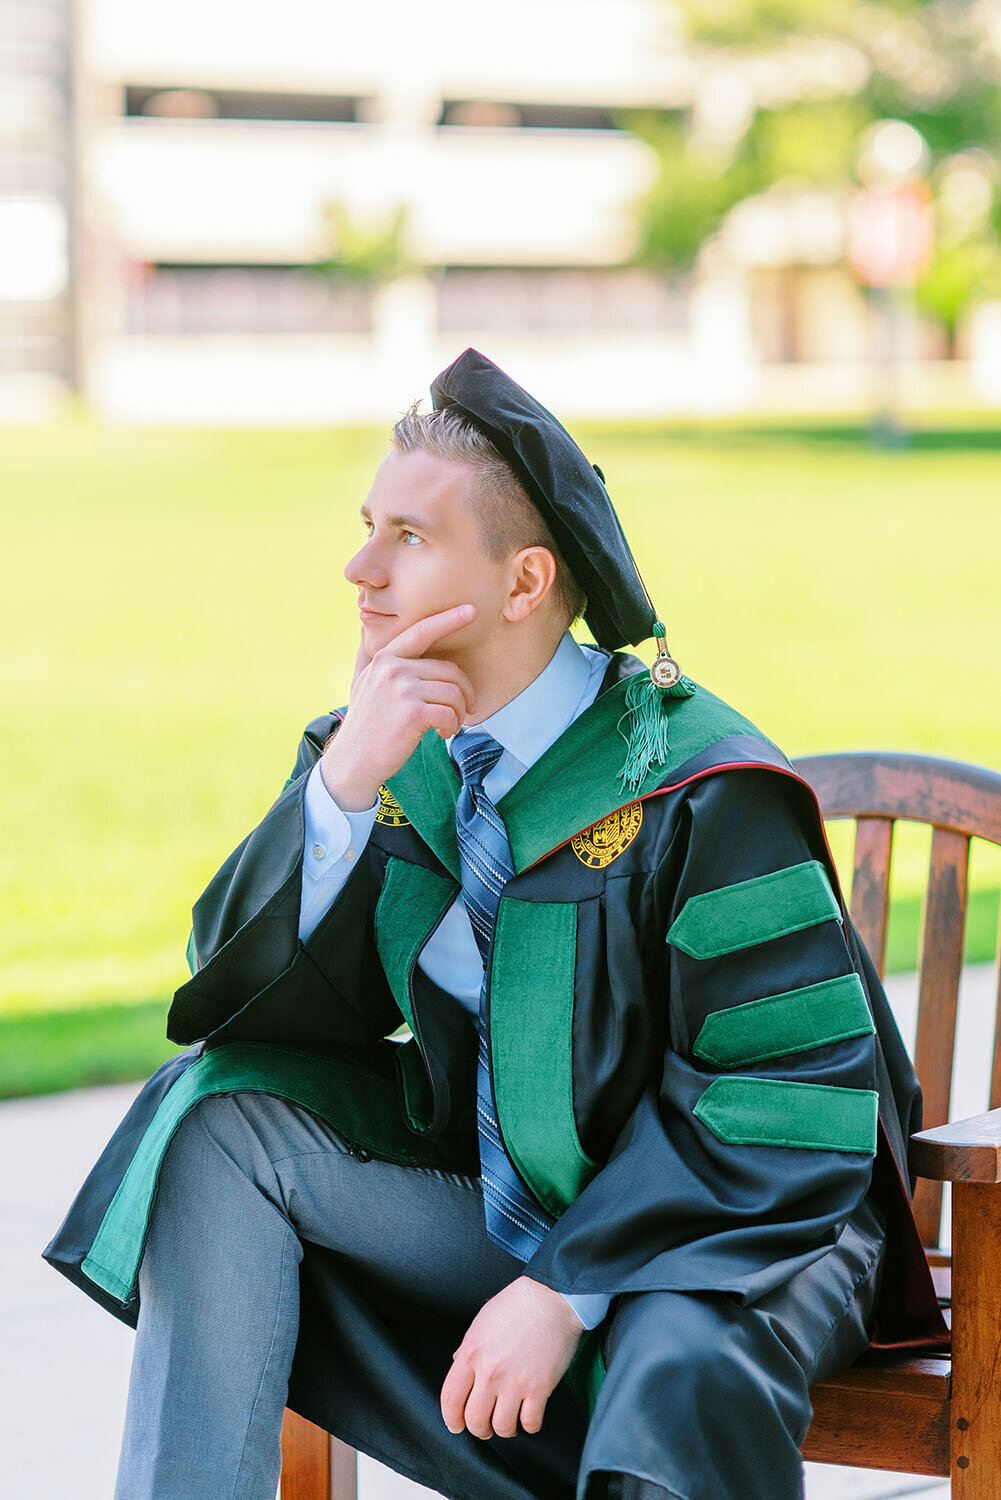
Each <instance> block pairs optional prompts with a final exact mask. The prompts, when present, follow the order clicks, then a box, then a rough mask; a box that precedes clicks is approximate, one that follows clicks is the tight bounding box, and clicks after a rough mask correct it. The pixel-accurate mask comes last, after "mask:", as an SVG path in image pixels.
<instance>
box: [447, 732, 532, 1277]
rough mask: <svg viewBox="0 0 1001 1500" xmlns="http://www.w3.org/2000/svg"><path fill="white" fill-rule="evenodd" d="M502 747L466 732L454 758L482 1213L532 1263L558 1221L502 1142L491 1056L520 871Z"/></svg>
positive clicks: (495, 1233) (456, 742)
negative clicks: (504, 942) (501, 918)
mask: <svg viewBox="0 0 1001 1500" xmlns="http://www.w3.org/2000/svg"><path fill="white" fill-rule="evenodd" d="M502 753H503V746H502V745H499V744H498V743H497V741H496V740H495V739H493V738H491V736H490V735H489V734H487V733H486V731H485V730H480V729H461V730H460V731H459V733H458V734H457V735H456V736H455V738H454V739H453V741H452V746H451V754H452V758H453V760H454V761H455V763H456V765H457V766H458V768H459V774H460V775H461V777H462V786H461V788H460V790H459V798H458V801H457V803H456V807H455V833H456V839H457V840H458V844H459V866H460V870H461V874H462V899H463V900H464V902H465V903H466V910H467V912H468V913H469V920H470V923H471V924H472V928H473V936H474V937H475V938H476V946H477V947H478V948H479V950H480V957H481V958H482V959H483V965H484V968H483V983H482V985H481V986H480V1005H479V1016H478V1026H477V1030H478V1032H479V1045H478V1048H477V1057H476V1122H477V1130H478V1134H479V1142H480V1170H481V1174H482V1179H483V1212H484V1217H485V1220H486V1229H487V1234H488V1235H489V1237H490V1238H491V1239H492V1240H493V1241H494V1243H495V1244H497V1245H501V1246H503V1248H504V1249H505V1250H509V1251H510V1252H511V1254H512V1255H515V1256H517V1257H518V1259H519V1260H528V1258H529V1256H531V1255H533V1254H534V1253H535V1251H536V1250H537V1249H538V1247H539V1245H540V1244H541V1243H542V1240H543V1238H544V1237H545V1234H546V1231H547V1230H548V1229H549V1228H550V1227H551V1226H552V1224H553V1223H554V1222H555V1221H554V1220H553V1219H552V1218H551V1217H550V1216H549V1214H547V1213H546V1211H545V1209H543V1208H542V1207H540V1205H539V1204H538V1203H536V1201H535V1199H534V1198H533V1197H532V1195H531V1194H530V1193H529V1191H528V1189H527V1188H526V1187H525V1185H524V1183H523V1182H522V1181H521V1178H520V1177H519V1176H518V1174H517V1172H516V1171H515V1169H514V1166H513V1164H512V1162H511V1159H510V1158H509V1156H508V1154H507V1152H506V1151H505V1150H504V1147H503V1145H502V1144H501V1138H500V1131H499V1130H498V1127H497V1113H496V1110H495V1109H494V1098H493V1089H492V1088H491V1083H490V1063H489V1060H488V1057H487V1018H486V995H487V971H486V962H487V955H488V953H489V951H490V940H491V938H492V936H493V930H494V923H495V921H496V918H497V905H498V902H499V901H500V893H501V890H502V888H503V886H504V884H505V882H506V881H508V880H510V879H511V877H512V876H513V874H514V862H513V860H512V858H511V845H510V843H509V841H508V836H507V829H506V828H505V827H504V822H503V819H502V818H501V815H500V813H499V812H498V811H497V809H496V807H494V805H493V803H492V802H491V801H490V798H489V797H488V796H487V794H486V792H485V791H484V790H483V778H484V776H486V774H487V772H488V771H490V770H491V769H492V767H494V766H495V765H496V764H497V761H498V760H499V759H500V756H501V754H502Z"/></svg>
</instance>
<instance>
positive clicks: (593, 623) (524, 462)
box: [431, 349, 656, 651]
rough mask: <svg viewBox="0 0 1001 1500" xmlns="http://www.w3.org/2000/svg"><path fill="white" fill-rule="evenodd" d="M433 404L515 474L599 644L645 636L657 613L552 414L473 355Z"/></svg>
mask: <svg viewBox="0 0 1001 1500" xmlns="http://www.w3.org/2000/svg"><path fill="white" fill-rule="evenodd" d="M431 400H432V403H433V405H434V407H435V409H436V410H437V409H440V408H441V407H444V406H450V405H455V406H460V407H461V408H462V409H463V411H465V412H467V413H468V414H469V416H470V417H472V418H473V420H474V421H475V423H476V425H477V426H479V427H480V428H482V430H483V431H484V433H485V435H486V436H487V437H488V438H489V439H490V441H491V442H492V443H493V445H494V447H495V448H496V449H497V450H498V452H499V453H500V454H501V455H502V456H503V457H504V458H505V459H506V460H507V462H508V463H509V464H510V465H511V467H512V468H513V469H514V471H515V473H516V474H517V475H518V478H519V479H520V480H521V481H522V483H523V484H524V486H525V488H526V489H527V491H528V493H529V496H530V497H531V499H532V501H533V503H534V504H535V505H536V507H537V508H538V509H539V510H540V511H541V512H542V514H543V516H544V517H545V519H546V522H547V523H548V525H549V527H550V530H551V531H552V533H553V536H554V538H555V539H556V545H557V546H558V547H559V549H560V551H561V552H562V554H563V556H564V558H565V560H566V564H567V567H568V568H569V569H570V571H571V573H572V574H573V576H574V578H575V579H576V580H577V582H578V583H579V584H580V586H581V588H582V589H583V590H584V592H585V594H586V595H587V609H586V611H585V613H584V619H585V620H586V621H587V623H588V625H589V626H590V627H591V630H592V631H593V633H594V639H595V640H596V641H597V643H598V645H599V646H605V647H607V648H608V649H609V650H611V651H616V650H618V648H619V647H620V646H623V645H625V644H626V643H627V642H628V643H629V644H630V645H633V646H636V645H638V644H639V642H640V641H645V640H646V639H647V638H648V637H649V636H651V635H652V634H653V627H654V622H655V620H656V612H655V610H654V607H653V605H652V604H651V602H650V596H649V594H648V593H647V591H646V588H645V586H644V584H643V580H642V578H641V577H640V574H639V569H638V568H637V566H636V563H635V560H634V558H633V554H632V553H631V552H630V550H629V543H628V542H627V541H626V538H625V535H624V533H623V530H622V526H621V524H620V522H619V518H618V516H617V515H616V514H615V511H614V509H613V507H612V502H611V500H610V499H609V498H608V491H607V490H606V488H605V486H604V484H603V483H602V479H601V477H600V472H599V471H598V470H596V469H595V468H594V466H593V465H592V464H589V463H588V461H587V459H586V458H585V457H584V455H583V453H582V452H581V450H580V449H579V448H578V446H577V444H576V443H575V442H574V440H573V438H572V437H571V436H570V434H569V432H567V430H566V428H565V427H564V426H562V424H561V423H560V422H558V421H557V420H556V418H555V417H554V416H553V414H552V412H551V411H547V410H546V408H545V407H544V406H543V405H542V403H541V402H540V401H536V399H535V397H534V396H530V395H529V393H528V392H527V391H526V390H523V389H522V387H521V386H520V385H518V383H517V382H516V381H514V380H512V379H511V377H510V375H506V374H505V373H504V371H503V370H501V369H498V367H497V365H495V364H493V363H492V361H490V360H489V359H487V358H486V356H485V355H483V354H480V352H479V350H477V349H467V350H466V351H465V353H464V354H460V355H459V358H458V359H457V360H455V362H454V363H453V364H450V365H449V367H448V369H447V370H442V372H441V374H440V375H438V376H436V377H435V379H434V381H433V382H432V384H431Z"/></svg>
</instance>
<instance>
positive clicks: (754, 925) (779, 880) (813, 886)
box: [667, 859, 841, 958]
mask: <svg viewBox="0 0 1001 1500" xmlns="http://www.w3.org/2000/svg"><path fill="white" fill-rule="evenodd" d="M831 920H836V921H839V922H840V921H841V909H840V907H839V906H838V902H837V898H836V896H835V894H834V892H833V890H832V889H831V883H830V880H829V879H828V876H827V871H826V870H825V869H824V867H823V865H822V864H821V863H820V861H819V860H816V859H808V860H804V861H803V863H802V864H799V865H790V866H788V868H786V869H784V870H774V871H773V872H772V873H771V874H768V875H755V876H754V878H753V879H751V880H740V881H738V882H737V883H736V884H735V885H724V886H721V887H720V888H719V889H718V890H714V891H702V892H701V893H700V894H698V895H696V896H689V898H688V900H687V901H686V902H685V905H684V906H683V908H682V910H681V912H680V913H679V915H678V916H677V918H676V919H675V921H674V923H673V924H672V926H671V928H670V931H669V932H668V934H667V941H668V942H669V943H671V944H672V945H673V946H674V947H675V948H680V949H681V951H682V952H683V953H687V954H688V955H689V957H691V958H718V957H720V955H721V954H724V953H735V952H736V951H737V950H738V949H739V948H751V947H753V946H754V945H755V944H756V943H767V942H769V941H770V940H771V939H772V938H777V937H784V936H785V935H786V933H789V932H798V931H799V930H800V928H803V927H814V926H816V925H817V923H819V922H829V921H831Z"/></svg>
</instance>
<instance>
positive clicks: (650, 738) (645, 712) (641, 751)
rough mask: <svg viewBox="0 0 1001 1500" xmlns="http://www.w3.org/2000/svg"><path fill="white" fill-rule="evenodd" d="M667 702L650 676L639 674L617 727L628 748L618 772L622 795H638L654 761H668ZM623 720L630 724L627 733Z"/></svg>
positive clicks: (629, 691) (632, 685)
mask: <svg viewBox="0 0 1001 1500" xmlns="http://www.w3.org/2000/svg"><path fill="white" fill-rule="evenodd" d="M664 698H665V694H664V693H662V692H661V690H660V688H657V687H654V685H653V683H652V682H651V680H650V674H649V673H648V672H637V673H636V675H635V677H634V678H633V680H632V682H630V684H629V686H628V687H627V688H626V711H625V713H624V714H623V715H622V718H621V719H620V720H619V722H618V726H617V727H618V731H619V733H620V734H621V735H622V737H623V739H624V740H625V741H626V744H627V745H628V747H629V748H628V750H627V752H626V758H625V761H624V762H623V764H622V769H621V770H620V771H619V783H620V785H621V787H622V790H623V792H626V791H629V792H635V791H636V790H637V789H638V788H639V786H640V785H641V784H642V782H643V781H644V779H645V777H646V774H647V772H648V771H649V769H650V767H651V766H652V764H653V763H654V761H655V760H656V761H664V760H666V759H667V752H668V743H667V705H666V703H665V701H664ZM624 719H628V720H629V727H628V729H623V728H622V722H623V720H624Z"/></svg>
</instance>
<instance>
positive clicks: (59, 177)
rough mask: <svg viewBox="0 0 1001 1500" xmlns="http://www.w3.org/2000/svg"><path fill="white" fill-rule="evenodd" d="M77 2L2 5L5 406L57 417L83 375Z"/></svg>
mask: <svg viewBox="0 0 1001 1500" xmlns="http://www.w3.org/2000/svg"><path fill="white" fill-rule="evenodd" d="M76 141H77V133H76V130H75V128H74V94H73V18H72V4H71V0H31V3H25V0H0V409H4V410H6V411H7V412H8V413H10V414H12V415H16V416H26V417H27V416H33V415H36V414H39V413H44V412H45V411H47V410H48V409H49V408H50V406H51V404H52V402H53V401H55V400H58V399H59V397H60V396H61V394H62V393H63V392H65V390H66V389H67V388H69V387H71V386H72V385H73V384H74V383H75V381H76V378H77V373H78V372H77V335H76V311H77V308H76V300H75V295H74V280H75V278H74V276H73V274H72V268H71V245H72V243H73V223H74V214H75V209H76V162H75V150H76Z"/></svg>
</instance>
